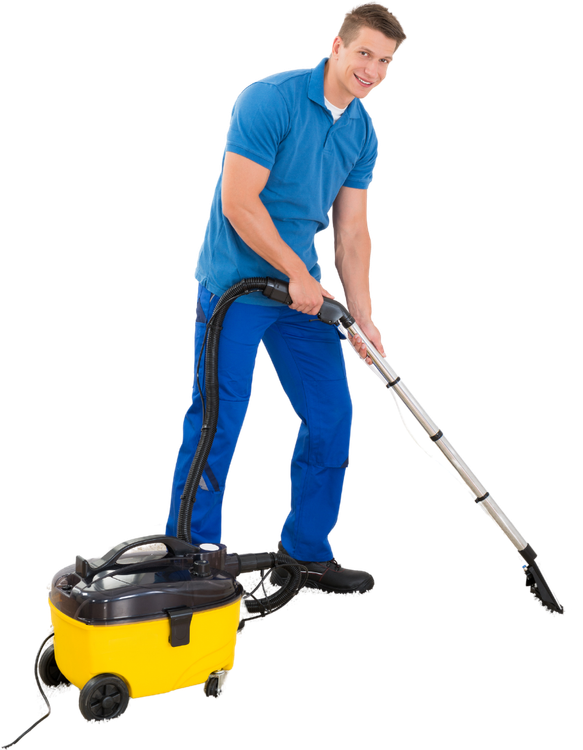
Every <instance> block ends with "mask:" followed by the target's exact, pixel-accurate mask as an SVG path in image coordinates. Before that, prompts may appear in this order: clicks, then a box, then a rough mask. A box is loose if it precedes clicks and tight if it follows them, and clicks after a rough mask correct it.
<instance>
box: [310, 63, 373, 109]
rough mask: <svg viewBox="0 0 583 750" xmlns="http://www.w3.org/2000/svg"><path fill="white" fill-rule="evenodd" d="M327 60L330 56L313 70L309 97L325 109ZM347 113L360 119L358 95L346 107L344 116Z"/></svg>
mask: <svg viewBox="0 0 583 750" xmlns="http://www.w3.org/2000/svg"><path fill="white" fill-rule="evenodd" d="M327 62H328V58H327V57H325V58H324V59H323V60H322V61H321V62H320V63H319V64H318V65H317V66H316V67H315V68H314V69H313V70H312V75H311V76H310V83H309V86H308V98H309V99H311V100H312V101H313V102H316V104H319V105H320V106H321V107H324V109H325V110H328V107H326V102H325V101H324V68H325V66H326V63H327ZM345 115H348V117H350V118H351V119H352V120H358V119H359V117H360V113H359V111H358V105H357V104H356V97H354V99H353V100H352V101H351V102H350V104H349V105H348V107H347V108H346V111H345V112H344V115H343V117H344V116H345Z"/></svg>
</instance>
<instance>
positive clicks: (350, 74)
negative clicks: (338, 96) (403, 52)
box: [332, 26, 397, 99]
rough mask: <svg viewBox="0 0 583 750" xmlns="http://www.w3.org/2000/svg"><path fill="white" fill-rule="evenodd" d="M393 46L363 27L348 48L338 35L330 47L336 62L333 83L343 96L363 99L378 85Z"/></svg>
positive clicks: (387, 65)
mask: <svg viewBox="0 0 583 750" xmlns="http://www.w3.org/2000/svg"><path fill="white" fill-rule="evenodd" d="M396 47H397V42H396V41H395V40H394V39H389V38H388V37H386V36H385V35H384V34H383V33H382V32H380V31H376V30H375V29H369V28H367V27H366V26H365V27H363V28H361V30H360V33H359V34H358V36H357V37H356V39H355V40H354V41H353V42H352V43H351V44H349V45H348V46H347V47H345V46H344V44H343V42H342V39H340V37H339V36H337V37H336V39H334V42H333V44H332V57H333V58H334V60H335V62H336V65H335V70H336V76H335V78H336V81H335V83H336V84H337V86H338V88H339V90H340V91H341V92H342V94H344V95H346V96H347V95H348V94H349V95H350V98H351V99H352V98H353V97H357V98H358V99H363V98H364V97H365V96H366V95H367V94H368V92H369V91H370V90H371V89H374V88H375V86H378V85H379V83H381V81H382V80H383V79H384V77H385V76H386V74H387V69H388V67H389V63H390V62H391V60H392V59H393V55H394V54H395V49H396Z"/></svg>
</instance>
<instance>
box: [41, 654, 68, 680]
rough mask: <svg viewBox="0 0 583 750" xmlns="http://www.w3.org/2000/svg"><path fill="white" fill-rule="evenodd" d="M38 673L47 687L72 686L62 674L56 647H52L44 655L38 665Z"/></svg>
mask: <svg viewBox="0 0 583 750" xmlns="http://www.w3.org/2000/svg"><path fill="white" fill-rule="evenodd" d="M38 673H39V676H40V678H41V680H42V681H43V682H44V684H45V685H48V686H49V687H54V686H55V685H70V684H71V683H70V682H69V680H68V679H67V678H66V677H65V675H64V674H63V673H62V672H61V670H60V669H59V667H58V666H57V662H56V660H55V647H54V646H53V645H50V646H49V647H48V648H47V650H46V651H45V652H44V653H43V655H42V656H41V658H40V661H39V663H38Z"/></svg>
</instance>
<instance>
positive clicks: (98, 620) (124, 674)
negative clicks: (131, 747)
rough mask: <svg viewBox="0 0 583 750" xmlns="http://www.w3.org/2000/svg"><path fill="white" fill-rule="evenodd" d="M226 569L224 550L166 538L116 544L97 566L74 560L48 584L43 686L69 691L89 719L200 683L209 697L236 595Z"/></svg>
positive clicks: (229, 634)
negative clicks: (49, 639) (49, 636)
mask: <svg viewBox="0 0 583 750" xmlns="http://www.w3.org/2000/svg"><path fill="white" fill-rule="evenodd" d="M154 542H155V543H156V547H157V549H154V550H152V549H151V545H152V544H153V543H154ZM160 543H161V544H160ZM144 545H150V549H149V550H144V549H142V550H140V549H138V550H136V547H143V546H144ZM234 557H237V558H238V556H234V555H229V556H228V558H234ZM230 562H231V565H230V567H231V568H233V570H234V572H235V574H238V572H240V570H239V569H238V568H240V566H238V565H236V564H235V563H234V562H233V561H232V560H231V561H230ZM227 567H229V565H228V561H227V555H226V548H225V546H224V545H220V544H216V545H202V547H197V546H195V545H191V544H188V543H186V542H183V541H181V540H178V539H175V538H173V537H143V538H140V539H134V540H131V541H129V542H124V543H122V544H120V545H118V546H117V547H115V548H114V549H113V550H111V551H110V552H109V553H108V554H107V555H105V556H104V558H103V559H100V560H91V561H87V560H84V559H83V558H80V557H78V558H77V562H76V564H75V565H74V566H70V567H68V568H64V569H63V570H61V571H59V572H58V573H57V574H56V575H55V577H54V578H53V582H52V587H51V593H50V597H49V602H50V608H51V618H52V623H53V627H54V646H53V648H51V649H49V650H48V651H47V652H45V654H44V655H43V662H42V663H41V665H40V671H41V676H42V677H43V680H44V681H45V682H47V681H50V682H51V683H52V684H58V683H59V682H70V683H72V684H73V685H76V686H77V687H78V688H79V689H80V690H81V695H80V701H79V705H80V709H81V713H82V714H83V716H84V717H85V718H86V719H89V720H91V719H97V720H100V719H110V718H114V717H115V716H119V715H120V714H121V713H123V711H124V710H125V709H126V707H127V704H128V700H129V698H130V697H131V698H139V697H141V696H144V695H154V694H157V693H165V692H168V691H170V690H175V689H177V688H182V687H188V686H190V685H197V684H199V683H205V691H206V693H207V695H214V696H217V695H218V694H219V693H220V690H221V686H222V682H223V680H224V677H225V675H226V673H227V671H228V670H230V669H231V667H232V666H233V661H234V657H235V641H236V637H237V628H238V626H239V610H240V604H241V597H242V595H243V588H242V586H241V585H240V583H238V582H237V580H236V578H235V575H233V573H231V572H229V571H228V570H227V569H226V568H227Z"/></svg>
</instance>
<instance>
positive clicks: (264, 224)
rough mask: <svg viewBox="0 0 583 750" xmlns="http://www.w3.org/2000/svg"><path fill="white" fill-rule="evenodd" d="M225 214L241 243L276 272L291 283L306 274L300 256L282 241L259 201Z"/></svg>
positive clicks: (252, 199) (233, 208)
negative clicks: (291, 280) (280, 273)
mask: <svg viewBox="0 0 583 750" xmlns="http://www.w3.org/2000/svg"><path fill="white" fill-rule="evenodd" d="M224 212H225V216H226V217H227V219H228V220H229V222H230V223H231V225H232V227H233V229H234V230H235V231H236V232H237V234H238V235H239V237H241V239H242V240H243V242H245V243H246V244H247V245H249V247H250V248H251V249H252V250H253V251H254V252H256V253H257V255H260V256H261V257H262V258H263V259H264V260H266V261H267V262H268V263H269V264H270V265H272V266H273V267H274V268H277V270H278V271H281V272H282V273H284V274H285V275H286V276H289V277H290V279H292V278H297V277H299V276H300V275H302V274H304V273H307V272H308V270H307V268H306V265H305V263H304V262H303V261H302V259H301V258H300V257H299V255H297V254H296V253H295V252H294V251H293V250H292V249H291V247H290V246H289V245H288V244H287V243H286V242H284V241H283V240H282V238H281V236H280V234H279V232H278V231H277V229H276V227H275V224H274V223H273V220H272V219H271V216H270V215H269V213H268V211H267V209H266V208H265V206H264V205H263V203H262V202H261V199H260V198H255V197H249V198H247V200H246V201H245V202H239V203H237V204H236V205H234V206H232V207H228V208H227V209H224Z"/></svg>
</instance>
